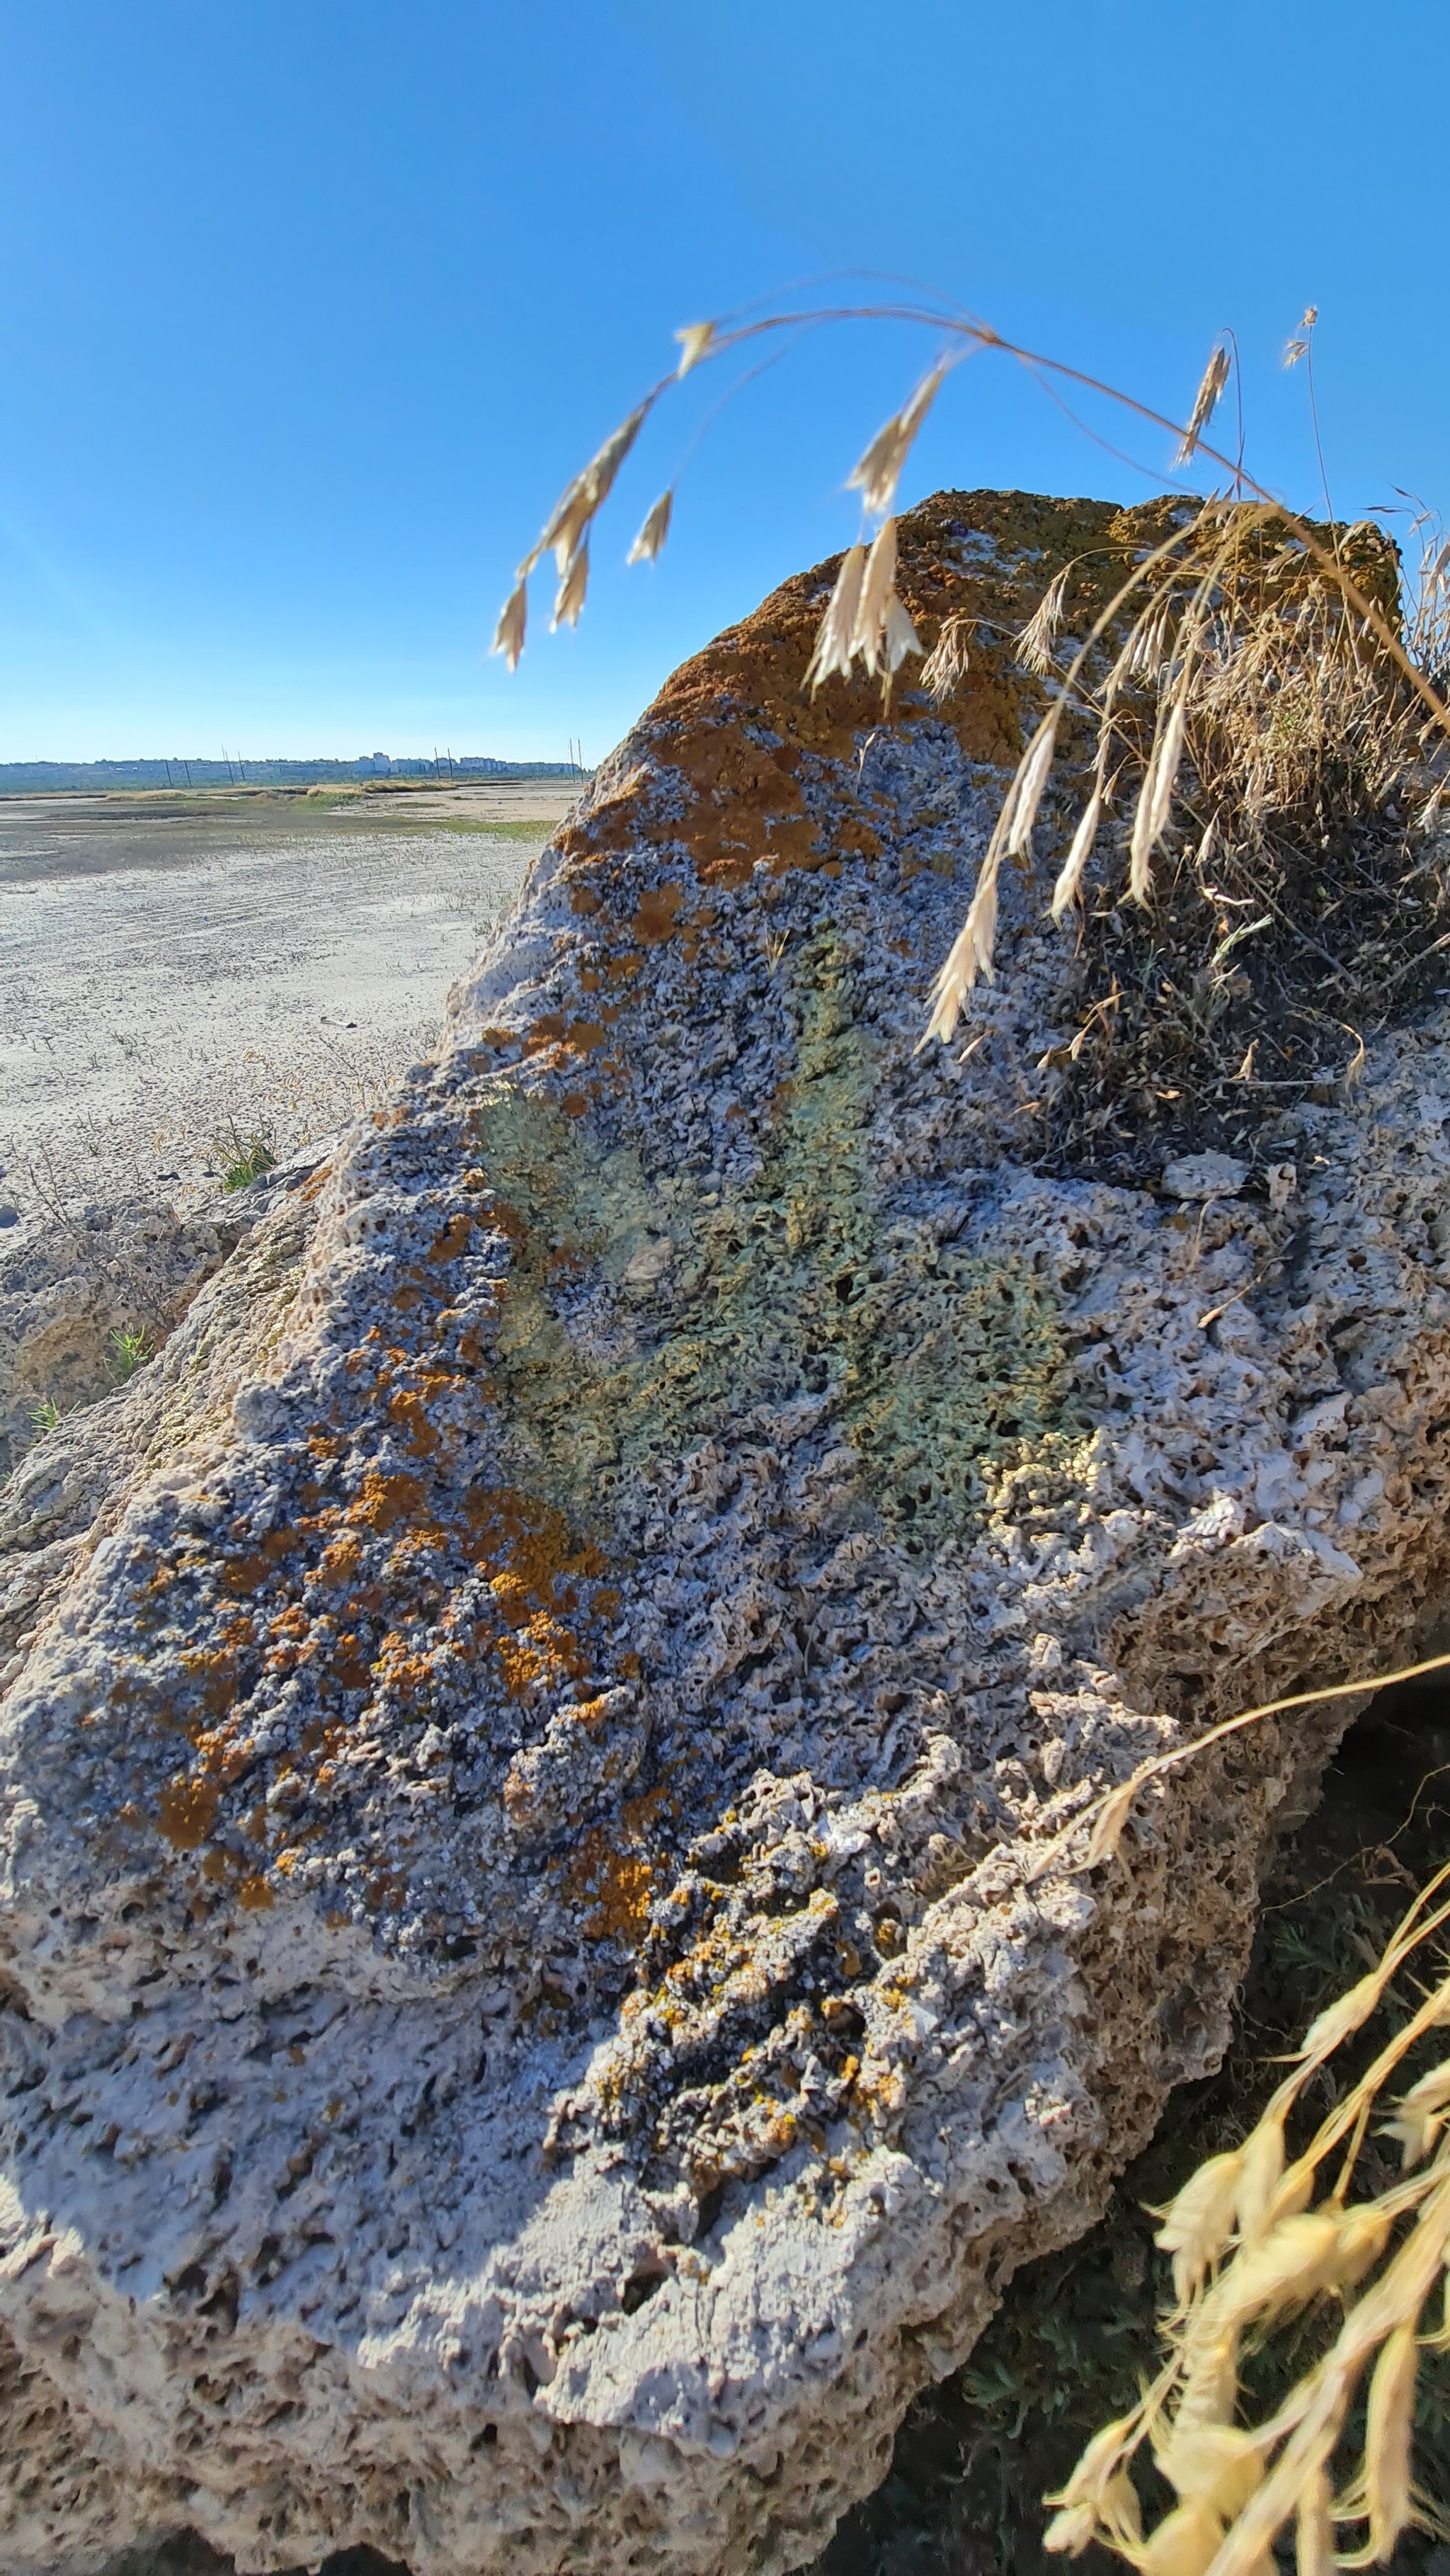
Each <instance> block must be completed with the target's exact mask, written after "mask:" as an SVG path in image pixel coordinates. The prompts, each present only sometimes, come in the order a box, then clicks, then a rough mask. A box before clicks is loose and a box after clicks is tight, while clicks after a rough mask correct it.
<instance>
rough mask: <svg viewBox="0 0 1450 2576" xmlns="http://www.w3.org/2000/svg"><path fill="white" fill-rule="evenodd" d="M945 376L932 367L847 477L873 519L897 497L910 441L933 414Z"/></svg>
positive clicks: (852, 490)
mask: <svg viewBox="0 0 1450 2576" xmlns="http://www.w3.org/2000/svg"><path fill="white" fill-rule="evenodd" d="M945 374H946V369H945V367H933V369H932V371H931V373H930V375H928V376H923V378H922V380H921V383H920V384H919V385H918V386H917V388H916V391H915V393H914V394H913V395H912V396H911V399H910V401H909V402H906V403H903V405H902V407H901V409H900V411H898V412H893V413H892V415H891V418H890V420H888V421H887V423H886V425H885V427H884V428H882V429H878V431H877V433H876V435H875V437H874V438H873V439H872V441H871V444H870V446H869V447H868V448H867V450H866V453H865V455H864V456H863V457H862V459H861V462H860V464H859V465H858V466H857V467H856V468H855V471H854V472H853V473H851V474H848V475H847V477H846V489H847V491H848V492H854V491H857V490H859V491H860V494H861V500H862V504H863V506H864V508H866V509H867V510H869V511H870V513H871V515H872V517H873V518H875V516H876V515H877V513H878V512H879V511H883V510H889V509H890V507H891V504H892V502H893V501H894V499H895V498H896V486H897V484H898V483H899V481H900V480H901V469H902V467H903V465H904V464H905V463H906V459H907V455H908V453H909V451H910V448H911V442H912V440H913V439H914V438H915V436H916V433H917V431H918V430H919V429H920V427H921V424H922V422H923V421H924V420H925V418H926V416H927V413H928V412H929V411H930V409H931V406H932V403H933V402H934V400H935V399H936V392H937V387H938V386H939V385H940V383H941V380H942V378H943V376H944V375H945Z"/></svg>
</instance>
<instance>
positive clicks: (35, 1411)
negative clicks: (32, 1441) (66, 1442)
mask: <svg viewBox="0 0 1450 2576" xmlns="http://www.w3.org/2000/svg"><path fill="white" fill-rule="evenodd" d="M62 1418H63V1417H62V1413H61V1407H60V1406H59V1404H58V1403H57V1402H56V1399H55V1397H54V1396H53V1395H44V1396H42V1397H41V1400H40V1402H39V1404H33V1405H32V1406H31V1408H30V1419H31V1421H32V1422H33V1423H34V1425H35V1430H36V1437H37V1438H38V1439H41V1440H43V1439H44V1438H45V1435H46V1433H47V1431H54V1430H55V1429H56V1427H57V1425H58V1424H59V1423H60V1421H61V1420H62Z"/></svg>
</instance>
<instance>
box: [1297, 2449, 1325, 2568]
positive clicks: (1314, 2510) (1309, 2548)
mask: <svg viewBox="0 0 1450 2576" xmlns="http://www.w3.org/2000/svg"><path fill="white" fill-rule="evenodd" d="M1294 2566H1295V2571H1296V2576H1334V2568H1335V2559H1334V2492H1333V2489H1332V2488H1331V2486H1330V2483H1329V2477H1328V2472H1327V2471H1326V2470H1325V2469H1323V2468H1317V2469H1312V2470H1311V2471H1310V2473H1309V2475H1308V2477H1307V2478H1306V2479H1305V2481H1304V2485H1303V2487H1302V2488H1301V2490H1300V2495H1299V2511H1298V2515H1297V2517H1296V2520H1295V2526H1294Z"/></svg>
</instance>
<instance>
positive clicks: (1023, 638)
mask: <svg viewBox="0 0 1450 2576" xmlns="http://www.w3.org/2000/svg"><path fill="white" fill-rule="evenodd" d="M1069 569H1070V567H1069ZM1066 595H1067V572H1066V571H1064V572H1060V573H1059V574H1058V576H1057V579H1056V580H1055V581H1054V582H1051V583H1049V585H1048V587H1047V589H1046V590H1045V591H1044V592H1043V594H1042V597H1041V599H1040V600H1039V601H1038V603H1037V606H1036V607H1035V608H1034V610H1033V612H1032V615H1031V616H1030V617H1029V618H1028V620H1027V623H1026V625H1025V626H1024V627H1023V629H1022V632H1021V634H1020V635H1019V636H1018V638H1017V659H1018V661H1019V662H1021V663H1024V664H1025V665H1026V668H1027V669H1028V670H1029V671H1035V672H1036V673H1037V675H1038V677H1039V679H1046V678H1047V676H1048V674H1049V673H1050V671H1051V670H1052V647H1053V643H1054V641H1055V639H1056V636H1057V630H1058V627H1059V626H1060V625H1061V623H1062V603H1063V600H1064V598H1065V597H1066Z"/></svg>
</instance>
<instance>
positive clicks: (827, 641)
mask: <svg viewBox="0 0 1450 2576" xmlns="http://www.w3.org/2000/svg"><path fill="white" fill-rule="evenodd" d="M865 569H866V549H865V547H864V546H848V547H847V549H846V552H845V553H844V554H843V555H842V557H841V569H840V571H839V572H838V573H837V575H836V587H835V589H834V590H833V591H832V593H831V599H830V605H829V607H828V608H827V610H826V613H825V616H824V617H823V618H822V619H821V624H820V631H819V633H818V634H817V636H816V644H815V651H814V652H813V653H812V655H811V658H810V660H809V662H808V663H807V665H806V678H807V680H808V681H809V683H810V689H811V695H812V697H814V695H815V693H816V691H817V689H818V688H819V687H820V685H821V682H822V681H823V680H828V679H829V678H830V676H831V673H832V672H833V671H844V672H846V673H847V674H849V672H850V668H851V655H852V653H853V652H854V651H855V640H856V616H857V611H858V610H859V608H860V605H861V583H862V579H863V576H864V574H865Z"/></svg>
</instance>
